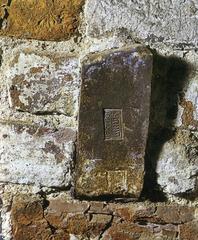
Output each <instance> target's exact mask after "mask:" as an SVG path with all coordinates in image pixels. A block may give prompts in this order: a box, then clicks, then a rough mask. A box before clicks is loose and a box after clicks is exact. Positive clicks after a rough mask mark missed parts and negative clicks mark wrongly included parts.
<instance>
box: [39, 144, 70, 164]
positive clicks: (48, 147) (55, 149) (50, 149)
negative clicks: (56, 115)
mask: <svg viewBox="0 0 198 240" xmlns="http://www.w3.org/2000/svg"><path fill="white" fill-rule="evenodd" d="M43 150H44V152H45V153H51V154H54V156H55V159H56V160H57V163H60V162H62V161H63V160H64V158H65V156H64V154H63V153H62V152H61V149H60V147H59V146H57V145H55V144H54V142H52V141H48V142H46V143H45V148H44V149H43Z"/></svg>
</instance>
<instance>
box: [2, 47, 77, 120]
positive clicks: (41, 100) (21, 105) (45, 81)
mask: <svg viewBox="0 0 198 240" xmlns="http://www.w3.org/2000/svg"><path fill="white" fill-rule="evenodd" d="M5 76H6V78H7V84H8V89H9V96H10V105H11V107H13V108H14V109H16V110H20V111H23V112H30V113H40V114H41V113H48V114H50V113H51V114H65V115H67V116H72V115H75V114H76V111H77V109H76V108H77V105H78V88H79V82H80V80H79V75H78V61H77V59H76V58H75V57H72V56H71V57H70V56H66V55H65V56H64V55H59V54H51V55H50V53H47V54H38V53H34V52H28V51H27V52H20V53H17V54H15V56H14V58H13V59H12V60H11V62H10V64H9V70H8V71H7V72H6V74H5Z"/></svg>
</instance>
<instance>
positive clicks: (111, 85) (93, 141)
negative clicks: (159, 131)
mask: <svg viewBox="0 0 198 240" xmlns="http://www.w3.org/2000/svg"><path fill="white" fill-rule="evenodd" d="M151 74H152V54H151V53H150V51H149V50H148V49H146V48H145V47H143V46H140V45H135V46H132V47H129V48H123V49H120V50H110V51H106V52H103V53H96V54H92V55H90V56H88V57H87V58H85V59H84V60H83V62H82V87H81V99H80V112H79V135H78V151H77V152H78V153H77V164H76V194H77V196H87V197H91V196H95V197H98V196H104V195H113V196H118V197H125V196H128V197H132V198H138V197H139V196H140V193H141V190H142V186H143V179H144V155H145V147H146V141H147V133H148V125H149V108H150V94H151Z"/></svg>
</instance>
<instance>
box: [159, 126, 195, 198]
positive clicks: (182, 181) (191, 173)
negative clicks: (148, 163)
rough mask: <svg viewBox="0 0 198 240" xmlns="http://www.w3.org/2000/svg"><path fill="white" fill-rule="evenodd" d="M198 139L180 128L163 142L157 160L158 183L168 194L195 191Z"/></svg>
mask: <svg viewBox="0 0 198 240" xmlns="http://www.w3.org/2000/svg"><path fill="white" fill-rule="evenodd" d="M197 148H198V139H197V137H196V135H195V134H193V133H191V132H190V131H187V130H180V131H178V133H177V134H176V137H175V138H174V139H171V140H170V141H168V142H167V143H165V144H164V146H163V148H162V151H161V153H160V156H159V159H158V162H157V169H156V171H157V174H158V183H159V185H160V186H161V187H162V188H163V190H164V192H166V193H169V194H184V193H195V192H196V191H198V189H197V179H198V168H197V166H198V151H197Z"/></svg>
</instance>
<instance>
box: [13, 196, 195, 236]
mask: <svg viewBox="0 0 198 240" xmlns="http://www.w3.org/2000/svg"><path fill="white" fill-rule="evenodd" d="M46 203H49V205H47V204H46ZM104 209H106V212H105V211H104ZM95 210H96V211H95ZM195 211H196V208H195V207H189V206H181V205H177V204H171V205H168V204H152V205H151V204H148V203H147V204H145V203H125V204H121V203H105V202H98V203H97V202H92V201H79V200H73V199H71V198H68V196H67V195H66V194H65V193H64V194H59V195H57V196H53V195H49V196H47V198H46V199H43V198H42V197H41V196H40V195H38V194H36V195H35V194H34V195H32V194H30V193H29V194H27V193H26V194H20V193H18V194H17V195H15V196H14V198H13V201H12V206H11V217H12V223H13V229H12V230H13V236H14V239H17V240H18V239H25V240H26V239H31V240H37V239H41V240H42V239H43V240H45V239H55V240H71V239H75V240H76V239H79V240H85V239H86V240H93V239H102V240H109V239H113V240H122V239H123V240H137V239H139V240H144V239H149V240H156V239H162V240H175V239H181V240H190V239H193V240H194V239H196V237H197V221H196V214H195ZM178 237H180V238H178Z"/></svg>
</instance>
